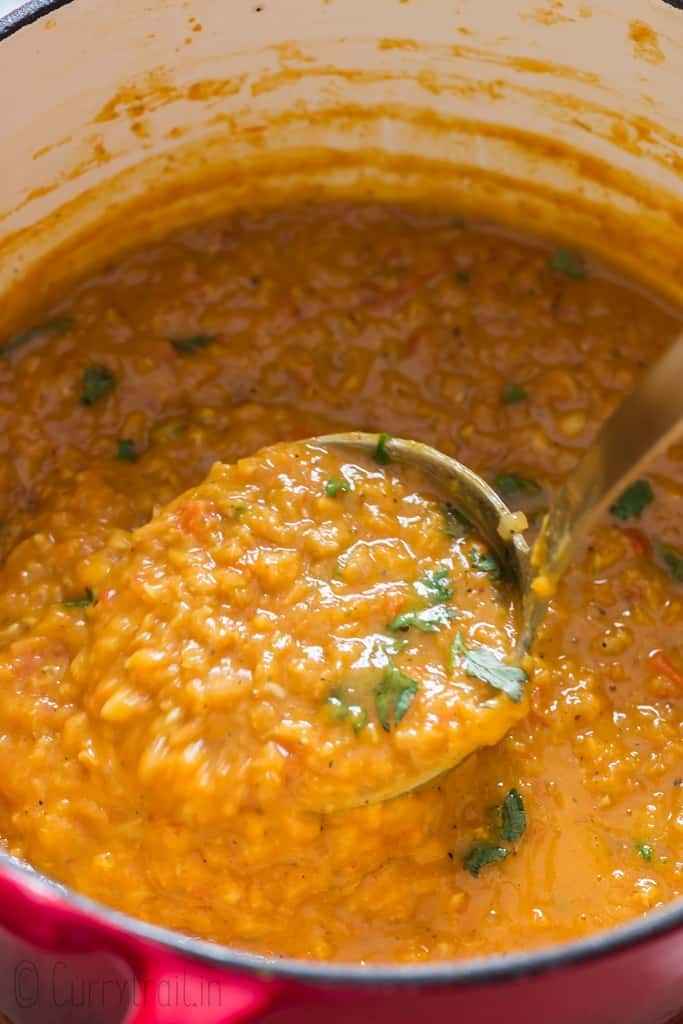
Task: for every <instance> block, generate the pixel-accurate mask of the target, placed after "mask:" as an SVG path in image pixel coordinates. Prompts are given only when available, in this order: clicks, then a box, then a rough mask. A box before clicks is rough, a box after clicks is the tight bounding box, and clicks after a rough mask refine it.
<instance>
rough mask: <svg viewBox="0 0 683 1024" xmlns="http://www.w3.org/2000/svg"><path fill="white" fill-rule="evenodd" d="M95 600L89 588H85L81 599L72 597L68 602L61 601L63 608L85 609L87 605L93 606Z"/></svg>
mask: <svg viewBox="0 0 683 1024" xmlns="http://www.w3.org/2000/svg"><path fill="white" fill-rule="evenodd" d="M94 603H95V598H94V597H93V592H92V590H91V589H90V587H86V588H85V593H84V595H83V597H72V598H70V599H69V600H68V601H62V604H63V605H64V607H65V608H87V607H88V605H91V604H94Z"/></svg>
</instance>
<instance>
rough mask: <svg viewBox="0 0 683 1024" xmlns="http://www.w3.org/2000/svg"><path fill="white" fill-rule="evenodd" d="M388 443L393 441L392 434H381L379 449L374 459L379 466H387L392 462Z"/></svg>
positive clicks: (375, 452) (377, 448) (375, 451)
mask: <svg viewBox="0 0 683 1024" xmlns="http://www.w3.org/2000/svg"><path fill="white" fill-rule="evenodd" d="M388 441H391V434H380V435H379V437H378V438H377V447H376V448H375V450H374V452H373V454H372V457H373V459H374V460H375V462H376V463H377V465H378V466H386V465H387V463H389V462H391V455H390V454H389V450H388V448H387V442H388Z"/></svg>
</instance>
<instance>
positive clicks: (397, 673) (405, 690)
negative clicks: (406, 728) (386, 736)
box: [375, 660, 420, 732]
mask: <svg viewBox="0 0 683 1024" xmlns="http://www.w3.org/2000/svg"><path fill="white" fill-rule="evenodd" d="M419 688H420V684H419V683H418V682H417V680H416V679H411V678H410V676H407V675H405V674H404V673H403V672H401V670H400V669H398V668H396V666H395V665H394V663H393V661H391V660H389V664H388V665H387V668H386V670H385V672H384V675H383V676H382V678H381V679H380V681H379V685H378V687H377V689H376V690H375V708H376V710H377V717H378V718H379V721H380V724H381V726H382V728H383V729H384V731H385V732H391V728H392V722H393V726H394V728H396V727H397V726H398V725H400V723H401V721H402V719H403V717H404V715H405V713H406V711H407V710H408V708H409V707H410V705H411V704H412V702H413V698H414V696H415V694H416V693H417V691H418V690H419Z"/></svg>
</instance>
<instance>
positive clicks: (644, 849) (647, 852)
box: [636, 843, 655, 864]
mask: <svg viewBox="0 0 683 1024" xmlns="http://www.w3.org/2000/svg"><path fill="white" fill-rule="evenodd" d="M636 850H637V851H638V853H639V854H640V856H641V857H642V858H643V860H646V861H647V862H648V864H649V863H650V861H651V860H652V855H653V853H654V852H655V851H654V847H653V846H650V844H649V843H636Z"/></svg>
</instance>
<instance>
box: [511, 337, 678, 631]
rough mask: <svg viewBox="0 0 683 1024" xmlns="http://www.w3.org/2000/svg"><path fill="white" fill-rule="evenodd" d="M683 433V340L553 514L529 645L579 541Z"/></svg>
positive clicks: (608, 427) (609, 427)
mask: <svg viewBox="0 0 683 1024" xmlns="http://www.w3.org/2000/svg"><path fill="white" fill-rule="evenodd" d="M681 433H683V334H681V335H679V337H678V339H677V341H675V342H674V344H673V345H672V346H671V348H670V349H669V350H668V351H667V352H665V354H664V355H663V356H662V357H661V358H660V359H659V360H658V361H657V362H656V363H655V364H654V366H652V367H651V368H650V369H649V370H648V371H647V373H646V374H645V376H644V377H643V378H642V379H641V380H640V381H639V383H638V385H637V387H636V388H635V390H634V391H632V392H631V394H630V395H629V396H628V398H626V400H625V401H624V402H622V404H621V405H620V406H619V407H618V409H616V410H615V411H614V412H613V413H612V415H611V416H610V418H609V419H608V420H607V422H606V423H605V425H604V426H603V428H602V430H601V431H600V433H599V434H598V436H597V437H596V439H595V441H594V442H593V444H592V445H591V447H590V448H589V449H588V451H587V452H586V453H585V455H584V456H583V458H582V459H581V461H580V462H579V464H578V465H577V467H576V469H575V470H574V471H573V472H572V473H571V474H570V476H569V477H568V479H567V481H566V483H565V485H564V487H563V488H562V490H561V491H560V494H559V496H558V498H557V501H556V503H555V504H554V505H553V508H552V509H551V511H550V512H549V514H548V516H547V518H546V520H545V522H544V524H543V528H542V530H541V533H540V535H539V537H538V540H537V541H536V544H535V545H534V548H533V550H532V553H531V561H532V569H533V572H532V578H533V580H534V582H533V583H532V588H533V589H532V592H531V594H530V595H529V601H528V605H527V608H526V613H525V619H526V622H525V630H524V633H525V640H526V641H527V646H528V643H530V642H531V640H532V639H533V635H534V633H535V631H536V628H537V626H538V624H539V622H540V620H541V618H542V615H543V612H544V611H545V607H546V604H547V599H548V596H549V595H550V594H551V593H552V590H553V588H554V586H555V584H556V582H557V580H558V579H559V578H560V577H561V576H562V574H563V573H564V571H565V570H566V568H567V566H568V565H569V563H570V561H571V559H572V557H573V554H574V551H575V549H576V545H577V543H578V541H579V540H580V539H581V537H583V536H584V535H585V534H586V533H587V531H588V530H589V529H590V528H591V526H592V525H593V524H594V522H595V520H596V519H597V517H598V516H599V515H600V513H601V512H603V511H604V510H605V508H606V507H607V506H608V505H609V504H610V503H611V502H612V501H613V500H614V499H615V498H616V497H617V496H618V495H619V494H620V493H621V491H622V490H623V489H624V487H625V486H626V485H627V484H628V483H629V482H630V481H631V480H632V479H633V478H634V477H635V476H637V474H638V473H639V471H640V470H641V469H642V467H643V466H644V465H645V464H646V463H647V462H649V461H650V460H651V459H652V458H653V457H654V456H655V455H657V454H658V453H659V452H661V451H663V450H664V449H665V448H667V447H668V446H669V445H670V444H671V443H672V442H673V441H674V440H675V439H676V438H677V437H678V436H679V435H680V434H681Z"/></svg>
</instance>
